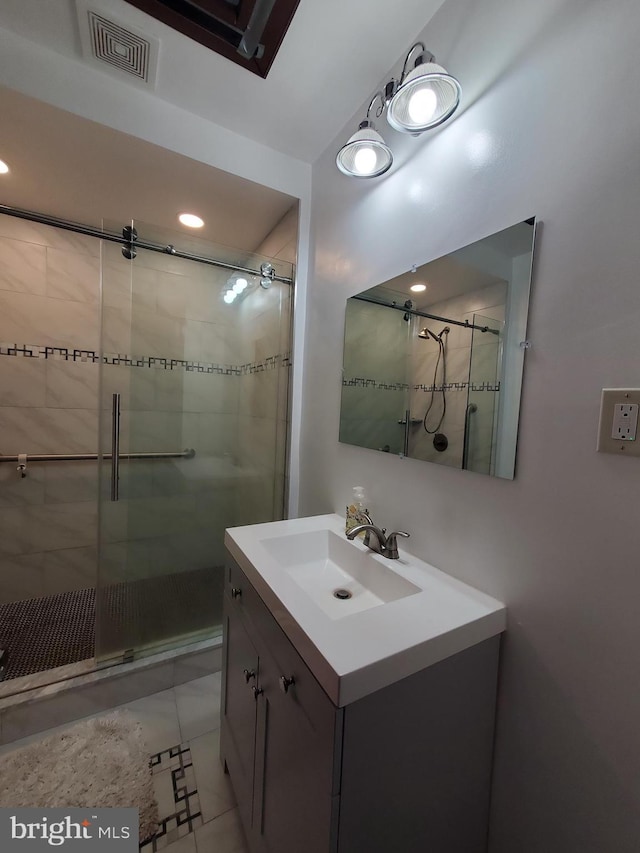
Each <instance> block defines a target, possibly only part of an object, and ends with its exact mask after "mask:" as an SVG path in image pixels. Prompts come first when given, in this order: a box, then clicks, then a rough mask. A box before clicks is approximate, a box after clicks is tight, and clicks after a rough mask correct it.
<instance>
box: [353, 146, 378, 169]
mask: <svg viewBox="0 0 640 853" xmlns="http://www.w3.org/2000/svg"><path fill="white" fill-rule="evenodd" d="M377 159H378V158H377V157H376V152H375V151H374V150H373V148H371V146H369V145H367V146H365V147H363V148H359V149H358V150H357V152H356V156H355V157H354V158H353V165H354V167H355V169H356V171H357V172H358V173H359V174H361V175H370V174H371V172H374V171H375V168H376V162H377Z"/></svg>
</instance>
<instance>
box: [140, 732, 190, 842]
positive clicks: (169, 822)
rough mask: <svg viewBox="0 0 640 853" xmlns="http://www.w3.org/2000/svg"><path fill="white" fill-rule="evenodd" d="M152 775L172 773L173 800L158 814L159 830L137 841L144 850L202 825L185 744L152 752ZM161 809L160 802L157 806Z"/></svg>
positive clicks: (187, 746) (174, 838)
mask: <svg viewBox="0 0 640 853" xmlns="http://www.w3.org/2000/svg"><path fill="white" fill-rule="evenodd" d="M149 765H150V767H151V772H152V773H153V775H154V776H155V775H157V774H159V773H164V772H168V773H170V774H171V785H172V788H173V800H174V802H173V804H172V808H171V813H170V814H167V815H163V814H160V815H159V828H158V831H157V832H156V833H155V835H153V836H152V837H151V838H147V839H145V840H144V841H142V842H141V844H140V848H139V849H140V850H141V851H143V853H156V851H157V850H163V849H164V848H165V847H168V846H169V845H170V844H173V843H174V842H175V841H178V840H179V839H181V838H184V836H185V835H189V834H190V833H192V832H193V831H194V830H195V829H197V828H198V827H199V826H202V823H203V820H202V812H201V811H200V797H199V795H198V789H197V788H196V779H195V773H194V770H193V762H192V760H191V750H190V748H189V745H188V744H178V745H177V746H172V747H170V748H169V749H165V750H163V751H162V752H158V753H156V754H155V755H152V756H151V759H150V761H149ZM160 808H161V811H162V805H161V806H160Z"/></svg>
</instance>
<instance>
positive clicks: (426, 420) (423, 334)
mask: <svg viewBox="0 0 640 853" xmlns="http://www.w3.org/2000/svg"><path fill="white" fill-rule="evenodd" d="M450 331H451V329H450V328H449V326H445V327H444V328H443V329H441V331H440V332H439V333H436V332H432V331H431V329H429V328H427V326H424V327H423V328H422V329H420V331H419V332H418V337H419V338H421V339H422V340H425V341H428V340H433V341H435V342H436V343H437V344H438V357H437V359H436V364H435V367H434V369H433V379H432V382H431V398H430V400H429V402H428V404H427V408H426V410H425V413H424V416H423V418H422V426H423V429H424V431H425V432H426V433H427V434H428V435H433V436H435V437H434V440H433V446H434V447H435V448H436V450H439V451H440V450H446V447H447V445H448V441H446V437H445V435H444V434H443V433H441V432H440V430H441V428H442V424H443V423H444V419H445V417H446V414H447V391H446V385H447V339H448V335H449V332H450ZM439 370H440V387H439V388H438V371H439ZM436 394H437V395H439V396H438V399H439V401H440V417H439V418H438V419H437V422H435V419H436V418H437V414H438V413H437V410H435V411H434V404H435V402H436ZM430 418H431V419H430Z"/></svg>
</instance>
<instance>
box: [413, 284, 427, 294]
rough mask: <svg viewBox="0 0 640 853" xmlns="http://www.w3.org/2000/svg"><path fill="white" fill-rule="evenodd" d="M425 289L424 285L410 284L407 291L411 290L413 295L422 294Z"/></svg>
mask: <svg viewBox="0 0 640 853" xmlns="http://www.w3.org/2000/svg"><path fill="white" fill-rule="evenodd" d="M426 289H427V285H426V284H412V285H411V287H410V288H409V290H412V291H413V292H414V293H422V291H423V290H426Z"/></svg>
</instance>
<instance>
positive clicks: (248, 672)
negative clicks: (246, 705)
mask: <svg viewBox="0 0 640 853" xmlns="http://www.w3.org/2000/svg"><path fill="white" fill-rule="evenodd" d="M243 672H244V680H245V681H246V682H247V684H248V683H249V682H250V681H251V679H252V678H255V677H256V671H255V669H245V670H243Z"/></svg>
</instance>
